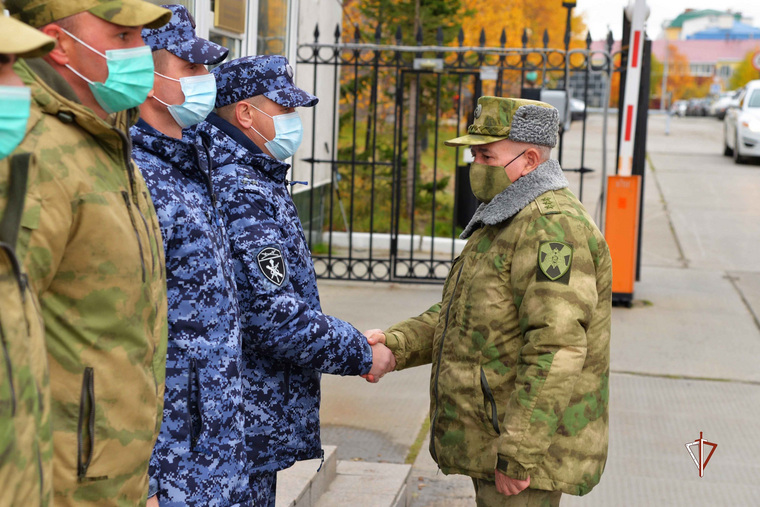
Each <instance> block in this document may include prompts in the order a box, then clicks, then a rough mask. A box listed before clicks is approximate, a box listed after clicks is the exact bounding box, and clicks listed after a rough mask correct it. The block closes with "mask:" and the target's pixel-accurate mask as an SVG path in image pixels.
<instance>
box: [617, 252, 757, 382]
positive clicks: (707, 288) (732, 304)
mask: <svg viewBox="0 0 760 507" xmlns="http://www.w3.org/2000/svg"><path fill="white" fill-rule="evenodd" d="M756 281H757V280H756ZM747 284H748V285H749V282H747ZM755 287H757V285H755ZM634 295H635V298H636V300H637V301H638V303H637V304H634V307H633V308H631V309H626V308H614V309H613V320H612V341H611V366H612V369H613V371H635V372H640V373H649V374H660V375H676V376H678V375H681V376H692V377H705V378H720V379H735V380H745V381H760V368H758V365H757V361H758V358H760V330H758V328H757V326H756V324H755V321H754V319H753V318H752V315H751V314H750V313H749V312H748V311H747V308H746V306H745V304H744V303H743V302H742V299H741V297H740V295H739V293H737V291H736V289H735V288H734V285H733V284H732V283H731V281H730V280H729V279H728V278H727V275H726V274H725V273H723V272H720V271H707V270H697V269H678V268H658V267H647V266H645V267H644V269H643V272H642V280H641V281H640V282H638V283H637V284H636V287H635V293H634ZM643 302H646V303H643Z"/></svg>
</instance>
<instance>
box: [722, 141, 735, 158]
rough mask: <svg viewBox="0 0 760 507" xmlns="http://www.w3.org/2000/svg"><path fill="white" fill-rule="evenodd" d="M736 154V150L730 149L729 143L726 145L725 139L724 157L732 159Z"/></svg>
mask: <svg viewBox="0 0 760 507" xmlns="http://www.w3.org/2000/svg"><path fill="white" fill-rule="evenodd" d="M733 154H734V150H732V149H731V148H729V147H728V143H726V141H725V139H724V141H723V156H724V157H730V156H731V155H733Z"/></svg>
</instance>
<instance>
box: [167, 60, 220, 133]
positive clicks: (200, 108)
mask: <svg viewBox="0 0 760 507" xmlns="http://www.w3.org/2000/svg"><path fill="white" fill-rule="evenodd" d="M156 75H157V76H160V77H162V78H164V79H169V80H171V81H177V82H178V83H179V85H180V87H181V88H182V93H183V94H184V95H185V101H184V102H183V103H182V104H167V103H166V102H164V101H163V100H161V99H159V98H158V97H156V96H155V95H154V96H153V98H154V99H156V100H157V101H159V102H160V103H162V104H163V105H165V106H166V108H167V109H168V110H169V114H171V115H172V118H174V121H176V122H177V125H179V126H180V127H181V128H183V129H186V128H187V127H191V126H193V125H195V124H196V123H200V122H202V121H203V120H205V119H206V116H208V114H209V113H210V112H211V111H212V110H213V109H214V104H215V103H216V78H215V77H214V75H213V74H206V75H204V76H191V77H181V78H179V79H174V78H173V77H169V76H164V75H163V74H159V73H158V72H156Z"/></svg>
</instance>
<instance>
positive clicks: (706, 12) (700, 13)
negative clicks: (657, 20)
mask: <svg viewBox="0 0 760 507" xmlns="http://www.w3.org/2000/svg"><path fill="white" fill-rule="evenodd" d="M721 14H733V16H734V18H736V19H741V18H742V15H741V13H738V12H737V13H734V12H727V11H716V10H715V9H687V10H685V11H683V12H682V13H681V14H679V15H678V16H676V18H675V19H674V20H673V21H671V22H670V24H668V26H667V28H683V23H684V21H688V20H690V19H695V18H702V17H704V16H719V15H721Z"/></svg>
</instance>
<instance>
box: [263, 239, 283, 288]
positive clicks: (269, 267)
mask: <svg viewBox="0 0 760 507" xmlns="http://www.w3.org/2000/svg"><path fill="white" fill-rule="evenodd" d="M256 264H258V265H259V269H260V270H261V273H262V274H263V275H264V277H265V278H266V279H267V280H269V281H270V282H272V283H273V284H275V285H276V286H278V287H281V286H282V284H283V282H284V281H285V276H286V274H287V273H286V272H285V259H283V257H282V252H281V251H280V249H279V248H278V247H276V246H268V247H266V248H264V249H262V250H261V251H260V252H259V254H258V255H257V256H256Z"/></svg>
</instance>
